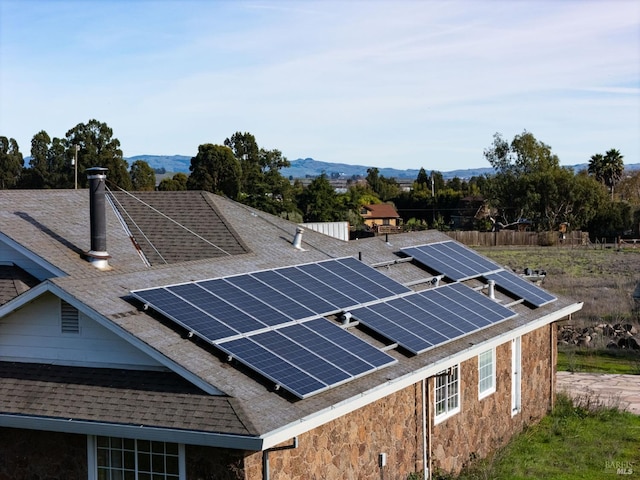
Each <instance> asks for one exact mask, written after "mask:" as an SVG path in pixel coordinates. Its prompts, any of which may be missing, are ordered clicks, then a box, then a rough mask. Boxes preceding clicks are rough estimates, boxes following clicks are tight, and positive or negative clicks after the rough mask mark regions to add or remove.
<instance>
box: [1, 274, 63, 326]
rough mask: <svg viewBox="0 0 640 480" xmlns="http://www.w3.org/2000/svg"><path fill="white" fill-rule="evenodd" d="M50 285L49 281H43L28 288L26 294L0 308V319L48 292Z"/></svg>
mask: <svg viewBox="0 0 640 480" xmlns="http://www.w3.org/2000/svg"><path fill="white" fill-rule="evenodd" d="M50 285H51V282H49V280H45V281H44V282H42V283H39V284H38V285H36V286H35V287H32V288H30V289H29V290H27V291H26V292H24V293H21V294H20V295H18V296H17V297H15V298H12V299H11V300H9V301H8V302H7V303H5V304H4V305H2V306H0V319H2V318H3V317H6V316H7V315H9V314H10V313H12V312H15V311H16V310H18V309H19V308H20V307H22V306H24V305H26V304H27V303H29V302H31V301H33V300H35V299H36V298H38V297H39V296H40V295H42V294H43V293H45V292H48V291H49V286H50Z"/></svg>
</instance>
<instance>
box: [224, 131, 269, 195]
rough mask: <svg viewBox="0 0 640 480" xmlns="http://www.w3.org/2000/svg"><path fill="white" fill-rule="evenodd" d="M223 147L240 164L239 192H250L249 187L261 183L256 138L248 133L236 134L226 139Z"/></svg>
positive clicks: (258, 150)
mask: <svg viewBox="0 0 640 480" xmlns="http://www.w3.org/2000/svg"><path fill="white" fill-rule="evenodd" d="M224 145H225V146H227V147H229V148H230V149H231V150H232V151H233V155H234V156H235V157H236V158H237V159H238V161H239V162H240V168H241V169H242V175H241V178H240V190H241V191H242V192H245V193H246V192H250V191H251V187H252V186H254V185H256V184H259V183H261V176H262V175H261V168H260V149H259V148H258V143H257V142H256V138H255V137H254V136H253V135H252V134H250V133H249V132H244V133H242V132H236V133H234V134H233V135H231V137H229V138H226V139H225V141H224Z"/></svg>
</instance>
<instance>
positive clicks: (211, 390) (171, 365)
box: [0, 280, 225, 395]
mask: <svg viewBox="0 0 640 480" xmlns="http://www.w3.org/2000/svg"><path fill="white" fill-rule="evenodd" d="M45 292H50V293H52V294H53V295H55V296H57V297H58V298H61V299H62V300H64V301H65V302H67V303H68V304H69V305H72V306H73V307H75V308H77V309H78V311H80V312H82V313H83V314H85V315H86V316H87V317H89V318H91V319H92V320H94V321H95V322H96V323H98V324H99V325H101V326H103V327H104V328H106V329H107V330H109V331H110V332H112V333H113V334H115V335H117V336H118V337H120V338H122V339H123V340H124V341H126V342H127V343H130V344H131V345H133V346H134V347H136V348H137V349H138V350H140V351H142V352H144V353H145V354H147V355H148V356H150V357H151V358H153V359H154V360H156V361H157V362H159V363H160V364H162V365H164V366H165V367H167V368H168V369H169V370H171V371H173V372H175V373H177V374H178V375H180V376H181V377H182V378H184V379H185V380H187V381H189V382H191V383H192V384H193V385H195V386H196V387H198V388H200V389H201V390H203V391H204V392H206V393H208V394H210V395H225V393H224V392H222V391H221V390H219V389H217V388H216V387H214V386H213V385H211V384H209V383H207V382H205V381H204V380H203V379H202V378H200V377H198V376H197V375H195V374H193V373H192V372H191V371H189V370H187V369H186V368H184V367H183V366H181V365H179V364H178V363H176V362H174V361H173V360H171V359H169V358H167V357H166V356H164V355H163V354H162V353H160V352H158V351H157V350H156V349H154V348H152V347H150V346H149V345H148V344H147V343H145V342H143V341H142V340H140V339H139V338H138V337H136V336H135V335H132V334H131V333H129V332H127V331H126V330H124V329H123V328H122V327H120V326H119V325H116V324H115V323H113V322H111V321H109V320H107V319H106V318H105V317H104V316H102V315H100V314H99V313H98V312H96V311H95V310H93V309H91V308H89V307H88V306H87V305H85V304H84V303H82V302H80V301H78V299H77V298H75V297H74V296H72V295H70V294H68V293H67V292H66V291H65V290H63V289H62V288H60V287H59V286H58V285H56V284H54V283H52V282H51V281H49V280H45V281H44V282H42V283H40V284H38V285H36V286H35V287H33V288H31V289H30V290H27V291H26V292H24V293H23V294H22V295H18V296H17V297H16V298H14V299H13V300H11V301H9V302H7V303H5V304H4V305H2V306H1V307H0V319H2V318H3V317H5V316H6V315H8V314H9V313H11V312H13V311H15V310H17V309H18V308H20V307H22V306H23V305H25V304H26V303H28V302H30V301H33V300H34V299H36V298H37V297H39V296H40V295H42V294H44V293H45Z"/></svg>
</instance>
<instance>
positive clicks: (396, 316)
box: [351, 283, 515, 354]
mask: <svg viewBox="0 0 640 480" xmlns="http://www.w3.org/2000/svg"><path fill="white" fill-rule="evenodd" d="M351 314H352V315H353V317H354V318H356V319H357V320H359V321H360V323H362V324H363V325H365V326H367V327H369V328H370V329H372V330H373V331H375V332H377V333H378V334H380V335H383V336H384V337H386V338H388V339H389V340H391V341H393V342H396V343H398V344H399V345H401V346H402V347H403V348H405V349H407V350H409V351H410V352H412V353H414V354H419V353H422V352H424V351H426V350H428V349H430V348H433V347H435V346H437V345H441V344H443V343H446V342H449V341H451V340H455V339H456V338H460V337H462V336H464V335H466V334H469V333H472V332H474V331H477V330H480V329H482V328H485V327H488V326H490V325H492V324H495V323H498V322H501V321H503V320H506V319H508V318H511V317H513V316H515V313H514V312H512V311H511V310H509V309H508V308H506V307H503V306H502V305H499V304H497V303H495V302H494V301H493V300H491V299H489V298H488V297H486V296H485V295H483V294H481V293H478V292H475V291H474V290H472V289H470V288H469V287H466V286H465V285H462V284H459V283H455V284H450V285H445V286H442V287H439V288H434V289H430V290H424V291H422V292H417V293H415V294H412V295H406V296H403V297H401V298H395V299H390V300H386V301H383V302H381V303H378V304H374V305H369V306H367V307H362V308H359V309H355V310H353V311H351Z"/></svg>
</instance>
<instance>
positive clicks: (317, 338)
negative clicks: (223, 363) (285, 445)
mask: <svg viewBox="0 0 640 480" xmlns="http://www.w3.org/2000/svg"><path fill="white" fill-rule="evenodd" d="M218 347H219V348H220V349H221V350H223V351H225V352H226V353H228V354H229V355H231V356H232V357H234V358H236V359H237V360H238V361H240V362H241V363H243V364H245V365H246V366H248V367H249V368H251V369H253V370H255V371H257V372H258V373H260V374H262V375H263V376H264V377H266V378H268V379H270V380H272V381H273V382H275V383H276V384H278V385H281V386H282V387H283V388H284V389H286V390H288V391H289V392H291V393H293V394H294V395H296V396H297V397H299V398H306V397H308V396H310V395H313V394H316V393H319V392H321V391H323V390H326V389H328V388H332V387H335V386H337V385H340V384H342V383H345V382H348V381H350V380H353V379H355V378H357V377H360V376H362V375H365V374H367V373H370V372H372V371H374V370H377V369H379V368H382V367H385V366H388V365H391V364H392V363H395V362H396V361H397V360H395V359H394V358H393V357H391V356H389V355H387V354H386V353H384V352H382V351H380V350H378V349H377V348H375V347H374V346H372V345H369V344H368V343H366V342H364V341H363V340H360V339H359V338H358V337H356V336H354V335H352V334H351V333H349V332H347V331H346V330H343V329H342V328H340V327H339V326H338V325H336V324H334V323H331V322H329V321H328V320H326V319H324V318H318V319H315V320H310V321H308V322H304V323H298V324H294V325H289V326H287V327H283V328H280V329H277V330H270V331H266V332H262V333H258V334H255V335H251V336H249V337H241V338H238V339H235V340H230V341H227V342H223V343H220V344H219V345H218Z"/></svg>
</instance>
